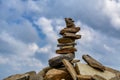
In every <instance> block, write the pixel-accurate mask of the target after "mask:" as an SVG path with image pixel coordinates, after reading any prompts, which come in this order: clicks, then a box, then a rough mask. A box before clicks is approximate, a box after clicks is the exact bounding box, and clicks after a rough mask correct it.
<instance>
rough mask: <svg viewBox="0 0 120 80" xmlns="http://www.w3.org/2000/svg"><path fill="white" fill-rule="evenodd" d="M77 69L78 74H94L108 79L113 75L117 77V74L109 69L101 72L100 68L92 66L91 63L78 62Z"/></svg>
mask: <svg viewBox="0 0 120 80" xmlns="http://www.w3.org/2000/svg"><path fill="white" fill-rule="evenodd" d="M76 71H77V72H78V74H80V75H91V76H94V75H99V76H101V77H103V78H105V79H106V80H109V79H111V78H112V77H115V76H116V75H115V74H114V73H112V72H110V71H107V70H105V71H104V72H101V71H99V70H96V69H94V68H92V67H90V66H89V65H87V64H82V63H80V62H78V63H77V64H76Z"/></svg>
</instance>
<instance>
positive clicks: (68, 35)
mask: <svg viewBox="0 0 120 80" xmlns="http://www.w3.org/2000/svg"><path fill="white" fill-rule="evenodd" d="M65 22H66V28H64V29H62V30H61V31H60V35H62V38H59V39H58V45H57V46H58V47H60V49H58V50H56V53H57V54H60V56H57V57H54V58H52V59H50V60H49V65H50V67H55V68H56V67H61V66H63V65H62V59H67V60H69V61H72V60H73V59H74V57H75V51H77V49H76V48H75V45H76V43H75V40H76V39H80V38H81V35H77V34H76V33H77V32H78V31H80V27H76V26H75V24H74V21H73V20H72V18H65Z"/></svg>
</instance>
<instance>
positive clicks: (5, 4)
mask: <svg viewBox="0 0 120 80" xmlns="http://www.w3.org/2000/svg"><path fill="white" fill-rule="evenodd" d="M65 17H71V18H73V19H74V21H75V24H76V26H80V27H81V31H80V32H79V33H78V34H81V35H82V38H81V39H79V40H77V41H76V42H77V46H76V48H77V49H78V51H77V52H76V58H77V59H80V60H81V61H82V59H81V56H82V55H83V54H89V55H91V56H92V57H94V58H95V59H97V60H98V61H100V62H101V63H102V64H104V65H106V66H109V67H112V68H115V69H117V70H120V0H69V1H66V0H0V80H1V79H3V78H4V77H7V76H9V75H12V74H17V73H24V72H27V71H31V70H35V71H37V72H39V71H40V70H41V69H42V68H43V67H45V66H48V59H50V58H52V57H53V56H56V54H55V50H56V49H58V48H57V47H56V45H57V38H60V37H61V36H60V35H59V31H60V30H61V29H62V28H64V27H65V26H66V25H65V22H64V18H65Z"/></svg>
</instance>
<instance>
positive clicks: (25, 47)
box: [0, 32, 43, 70]
mask: <svg viewBox="0 0 120 80" xmlns="http://www.w3.org/2000/svg"><path fill="white" fill-rule="evenodd" d="M0 40H2V41H4V42H6V43H8V45H9V46H10V48H11V49H12V51H13V52H12V53H7V55H3V54H2V53H1V55H0V63H1V64H9V65H10V66H13V69H19V70H22V68H23V67H24V66H28V67H35V68H37V69H38V68H41V67H43V64H42V62H41V61H40V60H38V59H36V58H35V57H34V56H35V52H36V51H37V50H38V49H39V47H38V46H37V44H35V43H30V44H26V43H24V42H22V41H20V40H17V39H15V38H14V37H12V36H11V35H9V34H7V33H6V32H3V33H1V34H0ZM35 68H34V69H35Z"/></svg>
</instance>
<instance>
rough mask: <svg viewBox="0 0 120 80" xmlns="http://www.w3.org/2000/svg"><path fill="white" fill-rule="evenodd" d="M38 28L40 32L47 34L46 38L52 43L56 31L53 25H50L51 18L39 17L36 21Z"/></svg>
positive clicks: (55, 37) (55, 36)
mask: <svg viewBox="0 0 120 80" xmlns="http://www.w3.org/2000/svg"><path fill="white" fill-rule="evenodd" d="M35 23H36V24H37V25H39V28H40V29H41V30H42V32H43V33H44V34H45V35H46V36H47V39H48V40H50V41H51V42H53V43H54V41H56V39H57V33H56V32H55V31H54V27H53V26H52V20H50V19H47V18H45V17H40V18H39V20H38V21H37V22H35Z"/></svg>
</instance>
